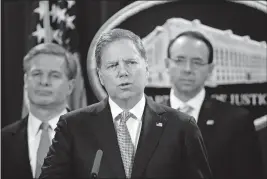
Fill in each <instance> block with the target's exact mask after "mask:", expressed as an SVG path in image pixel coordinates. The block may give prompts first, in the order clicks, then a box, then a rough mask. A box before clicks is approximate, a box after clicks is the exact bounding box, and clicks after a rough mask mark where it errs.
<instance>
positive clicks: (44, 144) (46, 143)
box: [35, 122, 51, 178]
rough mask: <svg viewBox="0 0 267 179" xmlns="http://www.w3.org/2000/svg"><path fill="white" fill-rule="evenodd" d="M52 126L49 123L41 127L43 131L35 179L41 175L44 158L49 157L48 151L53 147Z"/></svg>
mask: <svg viewBox="0 0 267 179" xmlns="http://www.w3.org/2000/svg"><path fill="white" fill-rule="evenodd" d="M49 128H50V126H49V124H48V123H45V122H43V123H42V124H41V125H40V128H39V130H41V131H42V134H41V138H40V143H39V147H38V150H37V161H36V170H35V178H38V177H39V176H40V174H41V168H42V165H43V163H44V158H45V157H46V155H47V152H48V149H49V147H50V145H51V141H50V137H49V133H48V130H49Z"/></svg>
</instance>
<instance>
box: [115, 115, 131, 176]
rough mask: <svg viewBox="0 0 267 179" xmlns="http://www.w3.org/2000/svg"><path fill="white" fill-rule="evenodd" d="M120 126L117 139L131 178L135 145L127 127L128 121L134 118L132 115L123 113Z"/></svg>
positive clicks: (126, 171) (125, 168) (126, 169)
mask: <svg viewBox="0 0 267 179" xmlns="http://www.w3.org/2000/svg"><path fill="white" fill-rule="evenodd" d="M118 117H120V120H121V121H120V124H119V125H118V127H117V137H118V142H119V146H120V152H121V158H122V161H123V166H124V170H125V174H126V177H127V178H130V177H131V173H132V166H133V162H134V153H135V152H134V145H133V143H132V140H131V136H130V133H129V131H128V128H127V126H126V121H127V120H128V119H129V118H130V117H134V116H133V114H132V113H130V112H127V111H123V112H122V113H121V114H120V115H118Z"/></svg>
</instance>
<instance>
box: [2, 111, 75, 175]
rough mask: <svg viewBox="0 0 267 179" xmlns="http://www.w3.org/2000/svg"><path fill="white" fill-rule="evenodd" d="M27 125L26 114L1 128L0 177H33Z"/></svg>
mask: <svg viewBox="0 0 267 179" xmlns="http://www.w3.org/2000/svg"><path fill="white" fill-rule="evenodd" d="M67 111H70V110H69V109H67ZM27 126H28V116H26V117H25V118H24V119H21V120H19V121H16V122H14V123H12V124H10V125H8V126H6V127H4V128H3V129H2V130H1V142H2V143H1V144H2V146H1V149H2V150H1V156H2V158H1V170H2V174H1V175H2V177H1V178H2V179H9V178H10V179H17V178H21V179H32V178H33V177H32V170H31V165H30V161H29V149H28V135H27Z"/></svg>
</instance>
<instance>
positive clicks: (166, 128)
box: [40, 29, 211, 179]
mask: <svg viewBox="0 0 267 179" xmlns="http://www.w3.org/2000/svg"><path fill="white" fill-rule="evenodd" d="M95 57H96V62H97V71H98V75H99V79H100V82H101V84H102V85H103V87H104V88H105V89H106V91H107V93H108V97H107V98H105V99H104V100H102V101H100V102H99V103H96V104H93V105H91V106H88V107H85V108H82V109H79V110H76V111H72V112H70V113H68V114H66V115H63V116H61V119H60V121H59V123H58V127H57V129H56V131H57V132H56V135H55V138H54V140H53V144H52V146H51V148H50V150H49V152H48V157H47V158H46V159H45V161H44V166H43V170H42V173H41V176H40V179H49V178H53V179H55V178H89V177H90V172H91V171H92V168H94V171H96V173H93V174H94V175H92V176H91V177H96V175H97V171H99V173H98V176H99V178H165V177H172V178H186V179H209V178H211V172H210V168H209V164H208V162H207V156H206V150H205V146H204V144H203V140H202V136H201V133H200V131H199V129H198V127H197V125H196V123H195V122H194V121H195V120H194V119H193V118H192V117H190V116H188V115H186V114H184V113H181V112H178V111H176V110H174V109H172V108H170V107H167V106H163V105H160V104H157V103H155V102H153V101H152V100H150V99H149V98H148V97H147V96H146V95H145V94H144V88H145V86H146V84H147V79H148V75H149V74H148V63H147V57H146V52H145V49H144V47H143V45H142V42H141V39H140V38H139V37H138V36H137V35H135V34H134V33H132V32H131V31H128V30H123V29H113V30H111V31H109V32H107V33H104V34H103V35H102V36H101V37H100V39H99V41H98V43H97V45H96V50H95ZM98 151H100V155H96V153H99V152H98ZM101 151H102V152H103V157H102V160H101V162H99V159H100V158H101V157H100V156H101ZM95 156H96V158H97V159H98V160H96V161H98V162H96V163H95V162H94V158H95ZM94 163H95V164H98V165H95V164H94ZM94 166H96V167H94Z"/></svg>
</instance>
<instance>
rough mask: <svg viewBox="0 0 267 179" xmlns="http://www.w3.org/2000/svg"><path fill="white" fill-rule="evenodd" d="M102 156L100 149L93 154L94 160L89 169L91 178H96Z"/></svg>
mask: <svg viewBox="0 0 267 179" xmlns="http://www.w3.org/2000/svg"><path fill="white" fill-rule="evenodd" d="M102 156H103V151H102V150H101V149H98V151H97V152H96V154H95V160H94V164H93V168H92V171H91V178H92V179H97V176H98V171H99V168H100V163H101V160H102Z"/></svg>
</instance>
